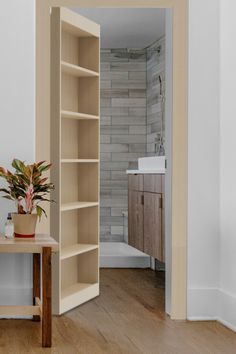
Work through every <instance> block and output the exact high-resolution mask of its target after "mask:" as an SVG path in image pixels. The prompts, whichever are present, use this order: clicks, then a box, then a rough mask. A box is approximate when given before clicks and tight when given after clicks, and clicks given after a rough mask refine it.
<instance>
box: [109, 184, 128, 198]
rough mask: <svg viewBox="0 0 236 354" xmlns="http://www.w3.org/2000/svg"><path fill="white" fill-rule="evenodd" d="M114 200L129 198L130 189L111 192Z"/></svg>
mask: <svg viewBox="0 0 236 354" xmlns="http://www.w3.org/2000/svg"><path fill="white" fill-rule="evenodd" d="M111 195H112V198H121V197H123V198H126V199H127V198H128V187H127V188H124V189H115V188H114V189H112V191H111Z"/></svg>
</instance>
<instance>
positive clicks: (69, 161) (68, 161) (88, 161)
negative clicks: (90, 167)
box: [61, 159, 99, 163]
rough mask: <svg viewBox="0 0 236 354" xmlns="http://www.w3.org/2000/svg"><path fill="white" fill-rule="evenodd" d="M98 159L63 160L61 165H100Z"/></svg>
mask: <svg viewBox="0 0 236 354" xmlns="http://www.w3.org/2000/svg"><path fill="white" fill-rule="evenodd" d="M98 162H99V160H98V159H61V163H98Z"/></svg>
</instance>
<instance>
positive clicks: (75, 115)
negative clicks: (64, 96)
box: [61, 110, 99, 120]
mask: <svg viewBox="0 0 236 354" xmlns="http://www.w3.org/2000/svg"><path fill="white" fill-rule="evenodd" d="M61 117H62V118H67V119H81V120H98V119H99V116H96V115H94V114H87V113H80V112H72V111H65V110H62V111H61Z"/></svg>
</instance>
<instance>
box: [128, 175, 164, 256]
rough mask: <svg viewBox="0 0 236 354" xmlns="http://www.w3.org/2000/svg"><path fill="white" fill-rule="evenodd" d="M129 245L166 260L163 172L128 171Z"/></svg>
mask: <svg viewBox="0 0 236 354" xmlns="http://www.w3.org/2000/svg"><path fill="white" fill-rule="evenodd" d="M128 179H129V213H128V215H129V245H131V246H133V247H135V248H137V249H139V250H140V251H143V252H144V253H146V254H148V255H150V256H151V257H154V258H156V259H158V260H159V261H161V262H164V261H165V234H164V231H165V227H164V214H165V205H164V200H165V199H164V190H165V175H164V174H141V173H140V174H129V176H128Z"/></svg>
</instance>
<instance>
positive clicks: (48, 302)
mask: <svg viewBox="0 0 236 354" xmlns="http://www.w3.org/2000/svg"><path fill="white" fill-rule="evenodd" d="M51 255H52V250H51V247H43V260H42V273H43V274H42V276H43V303H42V312H43V314H42V346H43V347H51V345H52V268H51Z"/></svg>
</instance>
